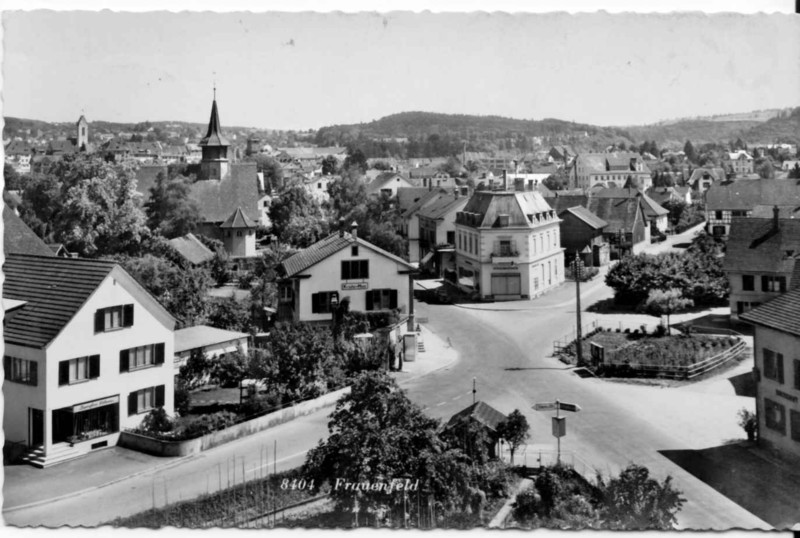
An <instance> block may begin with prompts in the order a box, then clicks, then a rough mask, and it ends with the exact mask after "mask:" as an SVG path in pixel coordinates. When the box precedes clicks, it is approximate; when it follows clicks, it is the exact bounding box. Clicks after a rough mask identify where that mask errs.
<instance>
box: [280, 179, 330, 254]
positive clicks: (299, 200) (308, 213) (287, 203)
mask: <svg viewBox="0 0 800 538" xmlns="http://www.w3.org/2000/svg"><path fill="white" fill-rule="evenodd" d="M297 217H315V218H322V213H321V211H320V208H319V205H318V204H317V202H316V201H315V200H314V198H313V197H312V196H311V194H310V193H309V192H308V191H306V189H305V188H303V186H302V185H300V184H294V185H291V186H290V187H288V188H287V189H285V190H283V191H282V192H281V193H280V195H279V196H277V197H275V198H274V199H273V200H272V204H270V208H269V219H270V222H272V233H273V234H275V235H276V236H278V237H279V238H280V239H281V241H284V242H288V241H287V236H286V233H287V228H288V227H289V223H290V222H291V220H292V219H293V218H297Z"/></svg>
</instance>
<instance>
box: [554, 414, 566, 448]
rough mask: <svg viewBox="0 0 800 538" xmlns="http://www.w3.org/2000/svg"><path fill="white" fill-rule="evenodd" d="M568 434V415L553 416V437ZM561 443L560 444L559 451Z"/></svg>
mask: <svg viewBox="0 0 800 538" xmlns="http://www.w3.org/2000/svg"><path fill="white" fill-rule="evenodd" d="M565 435H567V417H553V437H558V438H561V437H564V436H565ZM560 452H561V445H559V453H560Z"/></svg>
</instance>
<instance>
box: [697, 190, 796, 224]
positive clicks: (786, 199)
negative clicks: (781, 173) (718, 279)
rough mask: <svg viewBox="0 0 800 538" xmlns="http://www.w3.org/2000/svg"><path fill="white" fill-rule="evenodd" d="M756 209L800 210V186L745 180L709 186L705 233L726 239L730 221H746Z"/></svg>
mask: <svg viewBox="0 0 800 538" xmlns="http://www.w3.org/2000/svg"><path fill="white" fill-rule="evenodd" d="M759 205H769V206H774V205H778V206H795V207H798V206H800V182H798V181H797V180H793V179H788V180H782V179H747V180H738V181H735V182H733V183H730V184H728V185H714V186H712V187H711V188H710V189H709V190H708V192H707V193H706V218H707V219H708V224H707V225H706V231H707V232H708V233H710V234H713V235H714V236H715V237H727V235H728V231H729V230H730V226H731V220H732V219H733V218H735V217H749V216H750V215H751V214H752V212H753V208H755V207H756V206H759Z"/></svg>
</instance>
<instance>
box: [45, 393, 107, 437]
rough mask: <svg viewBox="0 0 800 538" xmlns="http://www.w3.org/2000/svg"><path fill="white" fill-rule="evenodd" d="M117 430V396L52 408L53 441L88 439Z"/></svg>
mask: <svg viewBox="0 0 800 538" xmlns="http://www.w3.org/2000/svg"><path fill="white" fill-rule="evenodd" d="M118 431H119V396H118V395H117V396H109V397H107V398H101V399H99V400H92V401H90V402H84V403H81V404H77V405H72V406H69V407H63V408H61V409H55V410H53V443H54V444H55V443H77V442H81V441H88V440H90V439H95V438H97V437H102V436H104V435H110V434H112V433H117V432H118Z"/></svg>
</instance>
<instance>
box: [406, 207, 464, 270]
mask: <svg viewBox="0 0 800 538" xmlns="http://www.w3.org/2000/svg"><path fill="white" fill-rule="evenodd" d="M468 200H469V198H468V197H466V196H461V195H460V194H459V193H458V191H456V192H455V193H454V194H443V195H441V196H440V197H439V198H438V199H436V200H434V201H433V202H432V203H430V204H426V205H425V206H424V207H421V208H420V210H419V211H418V213H417V216H418V220H419V254H420V257H421V261H420V266H425V265H426V264H427V263H430V264H431V266H432V269H433V272H434V274H436V275H438V276H440V277H441V276H443V275H444V272H445V271H448V272H449V273H451V274H452V275H453V276H455V273H456V266H455V243H456V226H455V225H456V214H457V213H458V212H459V211H461V210H462V209H464V206H465V205H467V201H468ZM452 280H455V279H454V278H453V279H452Z"/></svg>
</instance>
